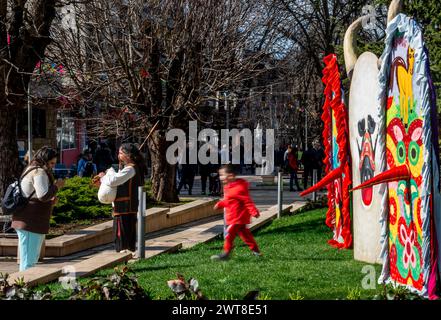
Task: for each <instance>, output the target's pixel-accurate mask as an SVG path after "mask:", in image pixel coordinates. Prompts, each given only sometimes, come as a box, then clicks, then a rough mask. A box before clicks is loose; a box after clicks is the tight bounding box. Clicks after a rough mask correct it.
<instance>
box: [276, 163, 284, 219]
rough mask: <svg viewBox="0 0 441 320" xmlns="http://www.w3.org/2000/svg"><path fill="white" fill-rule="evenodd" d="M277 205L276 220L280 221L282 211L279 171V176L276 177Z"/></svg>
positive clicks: (281, 187)
mask: <svg viewBox="0 0 441 320" xmlns="http://www.w3.org/2000/svg"><path fill="white" fill-rule="evenodd" d="M277 204H278V211H277V219H280V216H281V215H282V210H283V173H282V171H281V170H279V174H278V177H277Z"/></svg>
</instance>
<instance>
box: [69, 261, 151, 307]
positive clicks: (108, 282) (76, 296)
mask: <svg viewBox="0 0 441 320" xmlns="http://www.w3.org/2000/svg"><path fill="white" fill-rule="evenodd" d="M114 270H115V272H114V273H113V274H110V275H108V276H107V277H95V278H93V279H90V280H89V281H88V282H87V283H86V284H85V285H84V286H81V285H78V286H77V287H76V288H75V289H74V292H73V294H72V295H71V297H70V298H69V300H151V296H150V293H149V292H147V291H145V290H144V289H143V288H142V287H141V286H140V285H139V284H138V279H137V278H136V277H135V276H129V275H128V273H129V271H130V270H129V268H128V267H123V268H121V269H119V268H115V269H114Z"/></svg>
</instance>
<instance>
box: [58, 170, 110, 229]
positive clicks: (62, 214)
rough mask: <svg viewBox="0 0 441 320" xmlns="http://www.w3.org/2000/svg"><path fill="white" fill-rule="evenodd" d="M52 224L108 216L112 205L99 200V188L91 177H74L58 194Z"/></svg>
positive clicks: (67, 181)
mask: <svg viewBox="0 0 441 320" xmlns="http://www.w3.org/2000/svg"><path fill="white" fill-rule="evenodd" d="M57 197H58V203H57V204H56V205H55V207H54V212H53V216H52V221H51V224H54V223H55V224H56V223H67V222H71V221H75V220H81V219H95V218H106V217H110V216H111V214H112V206H111V205H104V204H102V203H100V202H99V201H98V188H97V187H95V186H93V185H92V184H91V179H90V178H81V177H74V178H71V179H68V180H66V184H65V186H64V188H62V189H61V190H60V191H59V192H58V194H57Z"/></svg>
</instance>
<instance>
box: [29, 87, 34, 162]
mask: <svg viewBox="0 0 441 320" xmlns="http://www.w3.org/2000/svg"><path fill="white" fill-rule="evenodd" d="M28 154H29V163H31V160H32V156H33V155H32V104H31V80H29V83H28Z"/></svg>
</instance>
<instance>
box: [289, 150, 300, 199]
mask: <svg viewBox="0 0 441 320" xmlns="http://www.w3.org/2000/svg"><path fill="white" fill-rule="evenodd" d="M287 162H288V163H287V168H288V172H289V191H295V190H294V186H293V184H294V182H295V183H296V187H297V191H302V188H300V185H299V179H298V178H297V172H298V170H299V164H298V159H297V148H293V147H291V146H288V156H287Z"/></svg>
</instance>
